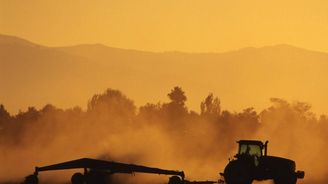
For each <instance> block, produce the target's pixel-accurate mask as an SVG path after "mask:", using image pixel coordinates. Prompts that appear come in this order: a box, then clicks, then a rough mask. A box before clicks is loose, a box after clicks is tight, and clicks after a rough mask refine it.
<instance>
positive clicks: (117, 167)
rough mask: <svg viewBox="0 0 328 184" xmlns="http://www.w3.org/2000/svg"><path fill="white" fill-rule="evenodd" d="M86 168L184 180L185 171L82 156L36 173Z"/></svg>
mask: <svg viewBox="0 0 328 184" xmlns="http://www.w3.org/2000/svg"><path fill="white" fill-rule="evenodd" d="M78 168H84V170H85V171H86V170H87V169H94V170H105V171H109V172H110V173H136V172H138V173H151V174H164V175H178V176H180V177H181V178H182V180H184V177H185V176H184V172H183V171H174V170H165V169H159V168H152V167H146V166H141V165H134V164H125V163H119V162H112V161H105V160H96V159H90V158H81V159H77V160H72V161H68V162H63V163H59V164H54V165H49V166H44V167H36V168H35V174H36V175H37V174H38V172H41V171H51V170H63V169H78Z"/></svg>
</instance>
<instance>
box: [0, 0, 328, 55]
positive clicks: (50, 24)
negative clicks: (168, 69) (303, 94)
mask: <svg viewBox="0 0 328 184" xmlns="http://www.w3.org/2000/svg"><path fill="white" fill-rule="evenodd" d="M0 33H2V34H10V35H15V36H19V37H23V38H27V39H29V40H33V41H34V42H37V43H40V44H44V45H49V46H62V45H72V44H79V43H103V44H106V45H109V46H114V47H121V48H134V49H141V50H151V51H163V50H180V51H192V52H203V51H226V50H231V49H236V48H241V47H247V46H263V45H273V44H278V43H287V44H292V45H297V46H299V47H303V48H309V49H315V50H320V51H327V52H328V36H327V35H328V34H327V33H328V1H326V0H311V1H310V0H271V1H269V0H94V1H83V0H79V1H78V0H46V1H45V0H32V1H21V0H0Z"/></svg>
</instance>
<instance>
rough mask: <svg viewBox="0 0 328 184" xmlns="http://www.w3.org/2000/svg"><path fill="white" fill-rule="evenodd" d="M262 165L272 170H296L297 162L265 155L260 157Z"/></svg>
mask: <svg viewBox="0 0 328 184" xmlns="http://www.w3.org/2000/svg"><path fill="white" fill-rule="evenodd" d="M260 162H261V165H262V166H264V167H266V168H268V169H270V170H272V171H282V170H284V171H286V170H287V171H290V172H295V167H296V164H295V162H294V161H293V160H290V159H286V158H281V157H276V156H263V157H262V158H261V159H260Z"/></svg>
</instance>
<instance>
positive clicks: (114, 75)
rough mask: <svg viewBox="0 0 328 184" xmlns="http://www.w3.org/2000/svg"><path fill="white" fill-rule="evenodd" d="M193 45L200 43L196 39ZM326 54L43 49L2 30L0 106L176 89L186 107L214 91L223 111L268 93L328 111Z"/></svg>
mask: <svg viewBox="0 0 328 184" xmlns="http://www.w3.org/2000/svg"><path fill="white" fill-rule="evenodd" d="M195 44H197V43H195ZM327 71H328V53H324V52H318V51H312V50H307V49H303V48H298V47H295V46H291V45H287V44H280V45H273V46H265V47H261V48H254V47H249V48H242V49H238V50H234V51H230V52H223V53H185V52H175V51H172V52H148V51H139V50H131V49H120V48H113V47H108V46H105V45H101V44H83V45H75V46H65V47H48V46H43V45H40V44H36V43H33V42H31V41H28V40H25V39H22V38H18V37H14V36H8V35H0V104H4V105H5V107H6V109H7V110H9V111H10V112H11V113H17V112H18V111H19V110H26V108H27V107H28V106H35V107H37V108H42V107H43V106H44V105H46V104H47V103H51V104H53V105H55V106H58V107H61V108H70V107H74V106H81V107H82V108H85V107H86V104H87V101H88V99H90V98H91V97H92V95H94V94H97V93H102V92H103V91H104V90H105V89H107V88H113V89H119V90H121V91H122V92H123V93H124V94H126V95H127V96H128V97H129V98H131V99H132V100H134V101H135V103H136V105H138V106H140V105H144V104H145V103H147V102H150V103H157V102H159V101H160V102H164V101H167V100H168V99H167V94H168V93H169V92H170V90H171V89H172V88H173V87H174V86H181V87H182V89H183V90H184V91H185V92H186V95H187V97H188V101H187V106H188V107H189V108H190V109H192V110H195V111H199V104H200V102H201V101H202V100H204V99H205V97H206V96H207V95H208V94H209V93H210V92H212V93H213V94H214V95H215V96H218V97H219V98H220V99H221V103H222V106H223V108H224V109H229V110H232V111H240V110H242V109H244V108H247V107H255V108H256V109H259V110H262V109H263V108H266V107H268V106H269V105H270V102H269V99H270V98H271V97H277V98H283V99H286V100H289V101H304V102H308V103H310V104H311V105H312V106H313V110H314V111H315V112H316V113H318V114H321V113H326V112H328V98H327V97H326V94H327V93H328V83H327V82H326V81H325V80H326V79H328V74H327Z"/></svg>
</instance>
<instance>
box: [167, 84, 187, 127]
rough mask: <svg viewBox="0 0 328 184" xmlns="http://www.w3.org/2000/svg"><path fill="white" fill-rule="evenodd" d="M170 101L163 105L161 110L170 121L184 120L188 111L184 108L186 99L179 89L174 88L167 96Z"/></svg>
mask: <svg viewBox="0 0 328 184" xmlns="http://www.w3.org/2000/svg"><path fill="white" fill-rule="evenodd" d="M167 96H168V97H169V99H170V100H171V101H170V102H169V103H166V104H163V106H162V109H163V111H164V112H165V113H166V114H167V116H168V118H169V119H170V121H174V120H178V119H180V118H184V117H185V116H186V115H187V113H188V109H187V107H186V106H185V102H186V100H187V97H186V95H185V92H184V91H183V90H182V88H181V87H178V86H176V87H174V88H173V89H172V90H171V92H170V93H169V94H167Z"/></svg>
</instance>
